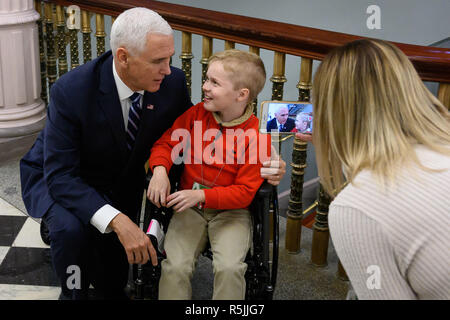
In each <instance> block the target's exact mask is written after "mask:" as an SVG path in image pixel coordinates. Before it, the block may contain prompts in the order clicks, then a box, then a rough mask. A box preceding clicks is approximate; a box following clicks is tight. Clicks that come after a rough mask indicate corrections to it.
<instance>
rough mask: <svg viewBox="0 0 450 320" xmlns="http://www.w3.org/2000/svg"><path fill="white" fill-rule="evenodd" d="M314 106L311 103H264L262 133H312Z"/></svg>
mask: <svg viewBox="0 0 450 320" xmlns="http://www.w3.org/2000/svg"><path fill="white" fill-rule="evenodd" d="M312 126H313V105H312V104H311V103H309V102H298V101H297V102H291V101H264V102H262V103H261V115H260V131H261V132H264V133H274V132H276V133H280V134H292V133H295V132H301V133H312Z"/></svg>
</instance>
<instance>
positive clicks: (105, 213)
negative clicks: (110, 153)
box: [90, 60, 144, 233]
mask: <svg viewBox="0 0 450 320" xmlns="http://www.w3.org/2000/svg"><path fill="white" fill-rule="evenodd" d="M113 75H114V81H115V83H116V87H117V93H118V94H119V99H120V105H121V106H122V114H123V121H124V124H125V130H126V128H127V124H128V113H129V111H130V107H131V101H130V99H129V97H130V96H131V95H132V94H133V93H134V91H133V90H131V89H130V88H128V86H127V85H126V84H125V83H124V82H123V81H122V79H120V77H119V75H118V74H117V70H116V66H115V64H114V60H113ZM137 92H138V93H140V94H141V105H142V99H143V96H144V90H140V91H137ZM119 213H120V211H119V210H117V209H116V208H114V207H113V206H111V205H109V204H105V205H104V206H103V207H101V208H100V209H98V210H97V212H95V213H94V215H93V216H92V218H91V221H90V222H91V224H92V225H93V226H94V227H96V228H97V229H98V230H99V231H100V232H101V233H109V232H111V231H112V229H111V228H109V227H108V225H109V223H110V222H111V220H112V219H114V218H115V217H116V216H117V215H118V214H119Z"/></svg>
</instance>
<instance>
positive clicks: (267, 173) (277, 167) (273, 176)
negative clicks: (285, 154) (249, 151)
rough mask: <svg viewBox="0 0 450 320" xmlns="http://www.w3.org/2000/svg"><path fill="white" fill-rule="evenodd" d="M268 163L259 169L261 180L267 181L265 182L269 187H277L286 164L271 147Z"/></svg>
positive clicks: (284, 171)
mask: <svg viewBox="0 0 450 320" xmlns="http://www.w3.org/2000/svg"><path fill="white" fill-rule="evenodd" d="M270 158H271V159H270V161H266V162H264V163H263V167H262V168H261V178H263V179H267V182H268V183H270V184H271V185H274V186H277V185H279V184H280V181H281V179H283V176H284V174H285V173H286V162H284V161H283V159H281V157H280V156H279V155H278V152H277V151H276V150H275V148H274V147H273V146H272V151H271V157H270Z"/></svg>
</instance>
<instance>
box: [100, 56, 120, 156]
mask: <svg viewBox="0 0 450 320" xmlns="http://www.w3.org/2000/svg"><path fill="white" fill-rule="evenodd" d="M112 61H113V60H112V56H111V57H110V58H109V59H108V60H106V61H105V63H104V64H103V65H102V68H101V71H100V96H99V98H98V103H99V105H100V108H101V109H102V110H103V112H104V114H105V116H106V118H107V119H108V122H109V124H110V126H111V130H112V132H113V135H114V138H115V140H116V142H117V146H118V149H119V152H120V154H121V156H122V159H123V160H126V155H127V146H126V136H125V126H124V122H123V114H122V107H121V105H120V100H119V94H118V93H117V88H116V83H115V81H114V76H113V71H112Z"/></svg>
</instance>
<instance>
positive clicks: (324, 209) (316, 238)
mask: <svg viewBox="0 0 450 320" xmlns="http://www.w3.org/2000/svg"><path fill="white" fill-rule="evenodd" d="M318 202H319V203H318V205H317V211H316V217H315V222H314V225H313V229H314V232H313V239H312V249H311V263H312V264H313V265H314V266H316V267H325V266H326V265H327V255H328V242H329V239H330V230H329V228H328V207H329V205H330V202H331V198H330V196H329V195H328V194H327V193H326V192H325V190H324V189H323V187H322V185H320V186H319V199H318Z"/></svg>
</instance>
